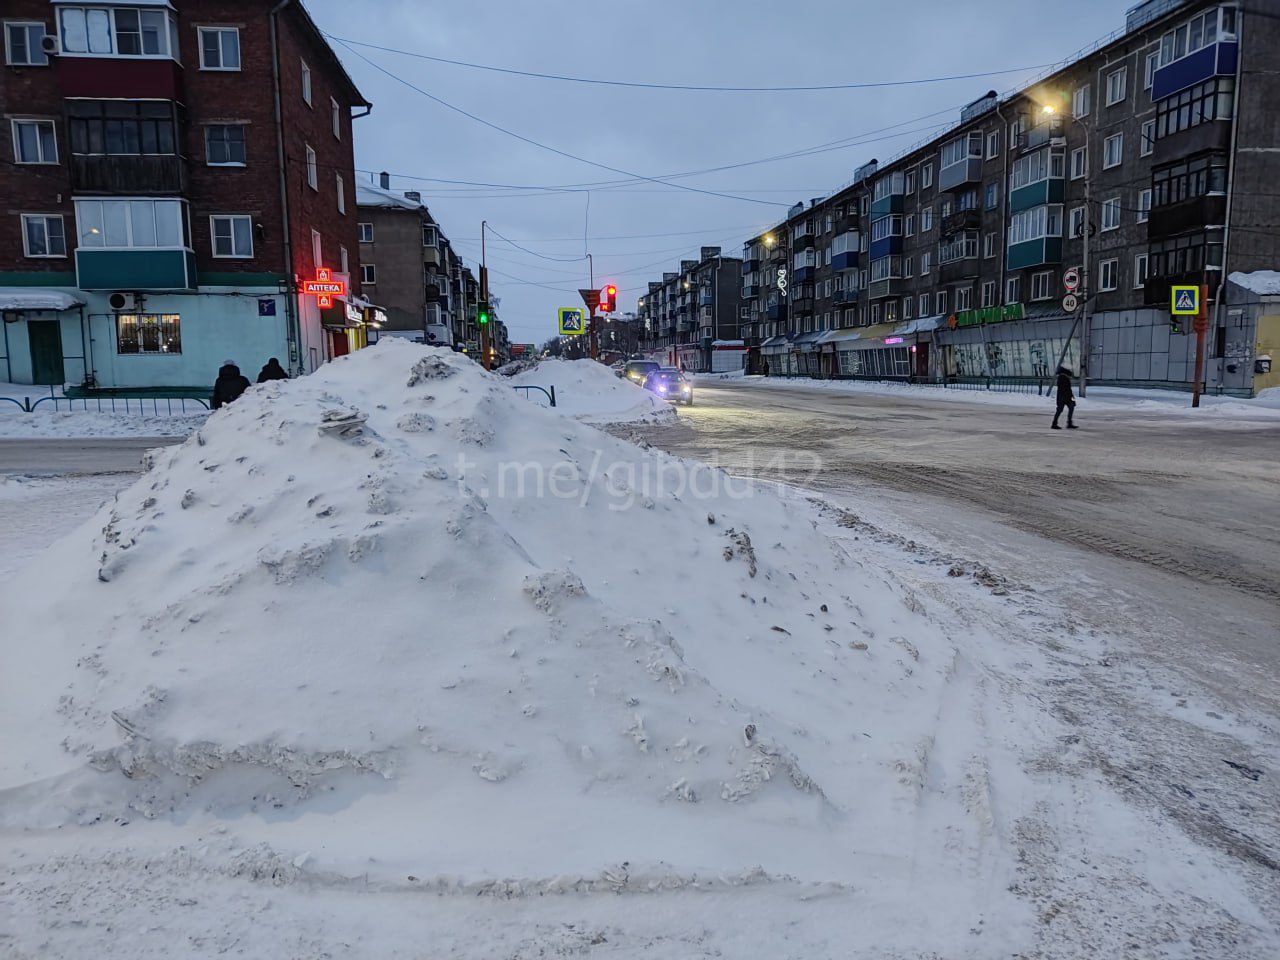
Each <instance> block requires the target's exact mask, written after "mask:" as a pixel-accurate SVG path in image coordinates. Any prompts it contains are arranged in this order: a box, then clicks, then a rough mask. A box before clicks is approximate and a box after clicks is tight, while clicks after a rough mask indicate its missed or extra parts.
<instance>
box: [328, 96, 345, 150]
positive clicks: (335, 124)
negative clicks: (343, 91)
mask: <svg viewBox="0 0 1280 960" xmlns="http://www.w3.org/2000/svg"><path fill="white" fill-rule="evenodd" d="M329 126H330V128H331V129H332V130H333V137H334V139H335V140H341V139H342V108H341V107H340V106H338V101H337V100H335V99H333V97H330V98H329Z"/></svg>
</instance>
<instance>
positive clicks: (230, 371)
mask: <svg viewBox="0 0 1280 960" xmlns="http://www.w3.org/2000/svg"><path fill="white" fill-rule="evenodd" d="M249 386H250V384H249V378H248V377H246V376H245V375H244V374H243V373H241V372H240V368H239V367H237V366H236V362H235V361H234V360H223V361H222V368H221V369H220V370H219V371H218V379H217V380H216V381H215V382H214V384H213V402H212V403H211V404H210V406H211V407H212V408H213V409H214V410H217V409H218V408H219V407H220V406H222V405H223V404H224V403H230V402H231V401H232V400H234V399H236V397H238V396H240V394H242V393H244V392H245V391H246V390H248V389H249Z"/></svg>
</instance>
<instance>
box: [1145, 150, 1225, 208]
mask: <svg viewBox="0 0 1280 960" xmlns="http://www.w3.org/2000/svg"><path fill="white" fill-rule="evenodd" d="M1151 186H1152V189H1153V191H1154V193H1153V196H1152V203H1153V204H1154V205H1155V206H1157V207H1165V206H1168V205H1169V204H1171V203H1181V202H1182V201H1183V200H1190V199H1192V198H1194V197H1203V196H1206V195H1208V194H1220V193H1224V192H1225V191H1226V189H1227V166H1226V160H1225V159H1224V158H1223V157H1220V156H1218V157H1213V156H1210V157H1197V158H1196V159H1194V160H1186V161H1183V162H1182V163H1176V164H1174V165H1173V166H1171V167H1165V168H1164V169H1162V170H1157V171H1155V172H1154V173H1152V175H1151Z"/></svg>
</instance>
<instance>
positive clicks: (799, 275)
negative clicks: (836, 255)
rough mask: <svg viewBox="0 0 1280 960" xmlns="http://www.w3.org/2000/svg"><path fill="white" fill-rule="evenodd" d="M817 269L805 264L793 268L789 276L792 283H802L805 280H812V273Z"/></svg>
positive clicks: (810, 264)
mask: <svg viewBox="0 0 1280 960" xmlns="http://www.w3.org/2000/svg"><path fill="white" fill-rule="evenodd" d="M816 269H817V268H816V267H815V266H814V265H813V264H812V263H806V264H803V265H801V266H798V267H796V268H795V270H794V271H793V272H792V274H791V280H792V282H793V283H802V282H804V281H805V280H812V279H813V274H814V271H815V270H816Z"/></svg>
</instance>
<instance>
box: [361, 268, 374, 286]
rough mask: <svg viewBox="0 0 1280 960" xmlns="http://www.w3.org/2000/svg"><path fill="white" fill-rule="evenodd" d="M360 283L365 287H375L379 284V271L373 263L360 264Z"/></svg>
mask: <svg viewBox="0 0 1280 960" xmlns="http://www.w3.org/2000/svg"><path fill="white" fill-rule="evenodd" d="M360 282H361V283H362V284H364V285H365V286H373V285H374V284H375V283H377V282H378V271H377V269H376V268H375V267H374V265H373V264H372V263H362V264H360Z"/></svg>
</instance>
